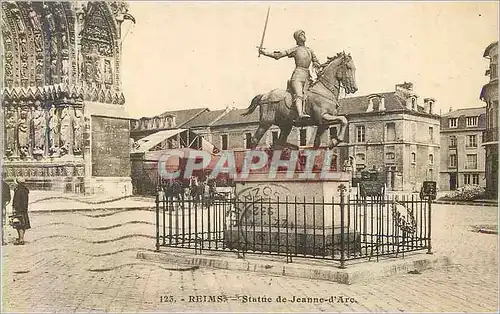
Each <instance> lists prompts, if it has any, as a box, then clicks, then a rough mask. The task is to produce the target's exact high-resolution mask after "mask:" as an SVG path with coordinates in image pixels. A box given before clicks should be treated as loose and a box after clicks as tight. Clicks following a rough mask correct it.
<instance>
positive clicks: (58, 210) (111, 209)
mask: <svg viewBox="0 0 500 314" xmlns="http://www.w3.org/2000/svg"><path fill="white" fill-rule="evenodd" d="M102 210H107V211H122V212H127V211H133V210H144V211H154V210H156V207H155V206H137V207H116V208H109V207H93V208H64V209H34V210H29V209H28V213H29V214H30V215H31V214H35V213H68V212H90V211H102Z"/></svg>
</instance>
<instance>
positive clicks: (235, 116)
mask: <svg viewBox="0 0 500 314" xmlns="http://www.w3.org/2000/svg"><path fill="white" fill-rule="evenodd" d="M245 111H246V109H234V110H231V111H229V112H228V113H226V114H225V115H224V116H223V117H222V118H220V119H219V120H218V121H216V122H215V123H213V124H212V126H218V125H230V124H244V123H256V122H259V112H260V110H259V108H257V109H255V111H254V112H252V114H250V115H248V116H242V115H241V114H242V113H243V112H245Z"/></svg>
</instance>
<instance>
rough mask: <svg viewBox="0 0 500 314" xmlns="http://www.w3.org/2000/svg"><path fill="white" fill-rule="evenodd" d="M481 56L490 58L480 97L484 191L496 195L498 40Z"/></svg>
mask: <svg viewBox="0 0 500 314" xmlns="http://www.w3.org/2000/svg"><path fill="white" fill-rule="evenodd" d="M483 57H485V58H487V59H489V60H490V66H489V69H488V70H487V71H486V75H487V76H489V79H490V81H489V82H488V84H486V85H484V86H483V89H482V90H481V95H480V98H481V100H482V101H484V102H485V103H486V128H485V131H484V133H483V135H484V136H483V144H482V145H483V146H484V148H485V151H486V152H485V153H486V165H485V170H486V191H487V193H488V195H489V196H490V197H494V198H496V197H497V195H498V41H497V42H494V43H492V44H490V45H489V46H488V47H487V48H486V50H485V51H484V54H483Z"/></svg>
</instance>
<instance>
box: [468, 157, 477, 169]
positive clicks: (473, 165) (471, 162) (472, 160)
mask: <svg viewBox="0 0 500 314" xmlns="http://www.w3.org/2000/svg"><path fill="white" fill-rule="evenodd" d="M465 169H477V155H476V154H468V155H467V164H466V165H465Z"/></svg>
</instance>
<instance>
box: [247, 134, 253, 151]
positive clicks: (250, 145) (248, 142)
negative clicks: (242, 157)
mask: <svg viewBox="0 0 500 314" xmlns="http://www.w3.org/2000/svg"><path fill="white" fill-rule="evenodd" d="M251 147H252V133H245V148H246V149H249V148H251Z"/></svg>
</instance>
